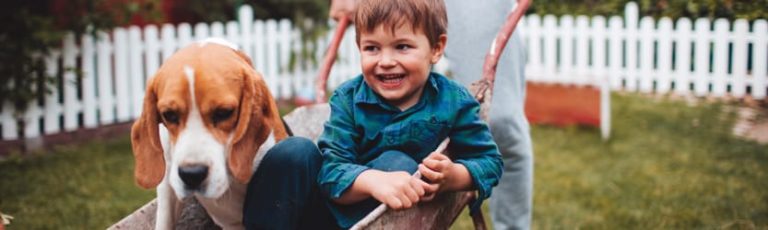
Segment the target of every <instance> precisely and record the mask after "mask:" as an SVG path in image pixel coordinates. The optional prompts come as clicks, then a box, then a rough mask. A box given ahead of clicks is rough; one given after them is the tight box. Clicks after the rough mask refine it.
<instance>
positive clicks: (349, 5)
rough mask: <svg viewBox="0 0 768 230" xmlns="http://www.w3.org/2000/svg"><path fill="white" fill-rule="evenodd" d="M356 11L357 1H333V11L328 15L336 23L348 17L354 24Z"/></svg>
mask: <svg viewBox="0 0 768 230" xmlns="http://www.w3.org/2000/svg"><path fill="white" fill-rule="evenodd" d="M356 11H357V0H331V10H330V13H329V14H328V15H329V16H330V17H331V18H332V19H333V20H335V21H339V20H340V19H341V18H342V17H344V16H346V17H347V18H349V20H350V22H354V21H355V12H356Z"/></svg>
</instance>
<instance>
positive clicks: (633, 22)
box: [624, 2, 640, 91]
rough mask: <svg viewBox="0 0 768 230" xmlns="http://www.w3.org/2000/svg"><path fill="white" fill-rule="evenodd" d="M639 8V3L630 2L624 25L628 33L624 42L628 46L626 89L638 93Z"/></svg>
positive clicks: (625, 56)
mask: <svg viewBox="0 0 768 230" xmlns="http://www.w3.org/2000/svg"><path fill="white" fill-rule="evenodd" d="M638 19H639V17H638V7H637V3H634V2H630V3H629V4H627V7H626V9H625V10H624V23H625V31H626V37H625V38H624V42H625V45H626V51H625V52H626V54H624V58H626V61H625V63H624V68H625V69H626V76H625V78H624V79H625V83H624V89H626V90H629V91H637V90H638V88H637V85H638V80H639V79H638V77H639V76H638V72H637V71H638V66H637V64H638V57H637V56H638V55H637V49H638V47H637V45H638V44H637V43H639V42H640V41H639V40H638V37H639V36H638V26H637V24H638Z"/></svg>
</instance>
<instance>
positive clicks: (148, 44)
mask: <svg viewBox="0 0 768 230" xmlns="http://www.w3.org/2000/svg"><path fill="white" fill-rule="evenodd" d="M184 25H186V28H187V29H189V25H187V24H181V25H179V30H180V31H181V30H182V29H183V28H185V27H184ZM179 33H180V34H181V32H179ZM179 42H180V43H182V36H179ZM159 43H160V41H159V38H158V37H157V27H156V26H154V25H149V26H147V27H146V28H145V29H144V76H146V77H147V80H149V79H151V78H152V77H153V76H154V75H155V72H157V69H158V68H160V60H158V59H159V58H158V56H159V53H160V50H159V47H158V45H159Z"/></svg>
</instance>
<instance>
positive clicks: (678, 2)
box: [529, 0, 768, 20]
mask: <svg viewBox="0 0 768 230" xmlns="http://www.w3.org/2000/svg"><path fill="white" fill-rule="evenodd" d="M628 2H631V0H536V1H534V2H533V5H532V6H531V9H530V10H529V13H536V14H553V15H566V14H568V15H589V16H592V15H603V16H613V15H622V14H623V13H624V6H625V5H626V4H627V3H628ZM637 2H638V5H639V6H640V14H641V15H642V16H653V17H657V18H658V17H670V18H673V19H676V18H680V17H690V18H699V17H708V18H728V19H736V18H744V19H747V20H755V19H760V18H763V19H764V18H768V0H692V1H689V0H639V1H637Z"/></svg>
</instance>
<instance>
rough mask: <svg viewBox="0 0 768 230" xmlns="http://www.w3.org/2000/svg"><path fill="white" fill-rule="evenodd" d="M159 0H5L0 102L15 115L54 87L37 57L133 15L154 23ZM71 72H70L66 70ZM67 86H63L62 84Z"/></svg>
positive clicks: (1, 27)
mask: <svg viewBox="0 0 768 230" xmlns="http://www.w3.org/2000/svg"><path fill="white" fill-rule="evenodd" d="M158 2H159V0H146V1H138V2H135V1H134V2H130V1H123V2H120V1H109V2H107V1H104V0H72V1H55V0H33V1H25V0H10V1H3V3H2V6H0V21H2V22H3V23H0V63H3V65H0V104H3V103H6V102H10V103H11V104H12V105H13V107H15V109H16V111H17V113H16V115H17V116H19V115H20V114H21V112H22V111H24V110H25V109H26V108H27V107H28V106H29V105H30V103H33V102H35V100H36V99H38V98H41V97H42V96H43V95H45V94H46V93H48V92H49V91H50V90H49V88H50V87H56V85H57V83H58V82H57V78H56V77H55V76H49V75H48V74H47V73H46V71H45V64H44V63H43V62H42V60H41V57H43V56H44V55H46V54H48V53H49V52H50V50H51V49H53V48H57V47H59V46H60V45H61V40H62V38H63V36H64V35H65V34H66V32H68V31H73V32H74V33H75V34H76V35H80V34H84V33H91V32H94V31H97V30H101V29H109V28H112V27H114V26H116V25H121V24H125V23H126V22H128V21H129V20H132V19H135V18H136V17H143V18H145V19H149V20H154V21H157V20H158V19H159V14H158V12H159V4H158ZM68 71H71V69H68ZM64 84H66V83H64Z"/></svg>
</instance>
